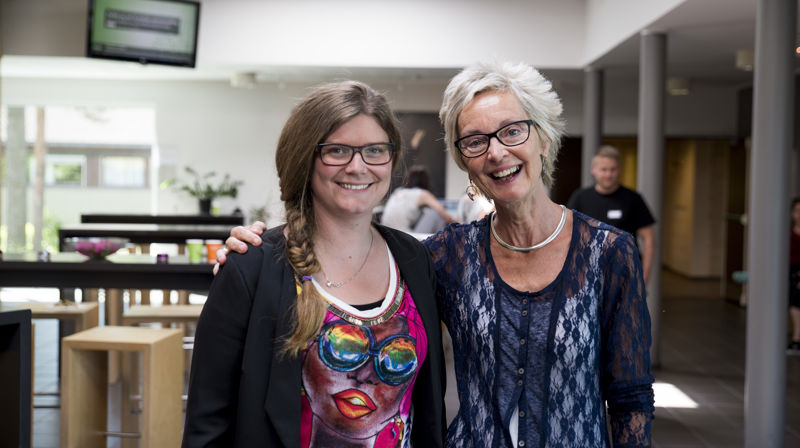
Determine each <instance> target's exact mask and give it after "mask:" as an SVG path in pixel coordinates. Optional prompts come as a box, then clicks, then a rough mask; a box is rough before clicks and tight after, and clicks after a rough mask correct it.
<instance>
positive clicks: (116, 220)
mask: <svg viewBox="0 0 800 448" xmlns="http://www.w3.org/2000/svg"><path fill="white" fill-rule="evenodd" d="M81 223H84V224H190V225H226V226H240V225H242V224H244V216H242V215H143V214H102V213H85V214H82V215H81Z"/></svg>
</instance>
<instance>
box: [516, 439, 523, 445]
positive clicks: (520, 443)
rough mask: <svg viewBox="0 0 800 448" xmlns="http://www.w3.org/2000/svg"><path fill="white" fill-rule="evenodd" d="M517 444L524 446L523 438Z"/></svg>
mask: <svg viewBox="0 0 800 448" xmlns="http://www.w3.org/2000/svg"><path fill="white" fill-rule="evenodd" d="M517 445H519V446H525V441H524V440H520V441H519V443H518V444H517Z"/></svg>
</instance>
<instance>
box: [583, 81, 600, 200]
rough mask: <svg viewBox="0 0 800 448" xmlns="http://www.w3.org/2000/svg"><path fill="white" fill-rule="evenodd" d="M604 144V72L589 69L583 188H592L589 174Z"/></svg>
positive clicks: (584, 92)
mask: <svg viewBox="0 0 800 448" xmlns="http://www.w3.org/2000/svg"><path fill="white" fill-rule="evenodd" d="M602 143H603V71H602V70H600V69H597V68H593V67H588V68H586V69H585V70H584V71H583V148H582V150H581V187H584V188H585V187H591V186H592V185H594V179H593V178H592V174H591V173H590V172H589V168H590V167H591V166H592V157H594V154H595V153H596V152H597V148H599V147H600V145H602Z"/></svg>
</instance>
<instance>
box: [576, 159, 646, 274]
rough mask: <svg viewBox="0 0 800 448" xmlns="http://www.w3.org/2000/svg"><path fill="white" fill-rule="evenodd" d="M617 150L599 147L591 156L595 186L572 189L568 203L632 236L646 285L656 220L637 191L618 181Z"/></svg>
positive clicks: (618, 160)
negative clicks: (634, 238) (636, 241)
mask: <svg viewBox="0 0 800 448" xmlns="http://www.w3.org/2000/svg"><path fill="white" fill-rule="evenodd" d="M619 164H620V158H619V151H618V150H617V148H615V147H613V146H602V147H600V149H599V150H598V151H597V154H595V156H594V158H593V159H592V168H591V173H592V176H593V177H594V182H595V183H594V186H592V187H588V188H583V189H580V190H577V191H575V193H573V194H572V197H570V198H569V203H568V204H567V206H568V207H569V208H572V209H575V210H577V211H579V212H581V213H584V214H586V215H589V216H591V217H592V218H595V219H599V220H600V221H603V222H605V223H607V224H611V225H612V226H614V227H616V228H618V229H621V230H624V231H626V232H628V233H630V234H632V235H634V236H635V237H636V238H637V240H638V244H639V252H640V255H641V259H642V270H643V271H644V281H645V284H646V283H647V281H648V280H649V279H650V268H651V266H652V265H653V253H654V252H655V247H656V239H655V230H654V224H655V222H656V221H655V219H653V215H652V214H651V213H650V209H648V208H647V204H645V203H644V200H643V199H642V197H641V195H639V193H637V192H635V191H633V190H631V189H629V188H625V187H623V186H622V185H620V184H619Z"/></svg>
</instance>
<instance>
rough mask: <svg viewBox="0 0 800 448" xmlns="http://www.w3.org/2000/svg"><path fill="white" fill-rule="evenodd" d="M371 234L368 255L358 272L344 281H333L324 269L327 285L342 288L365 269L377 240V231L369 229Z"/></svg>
mask: <svg viewBox="0 0 800 448" xmlns="http://www.w3.org/2000/svg"><path fill="white" fill-rule="evenodd" d="M369 235H370V239H369V249H367V255H366V256H364V261H363V262H362V263H361V267H359V268H358V270H357V271H356V273H355V274H353V275H351V276H350V278H348V279H347V280H345V281H343V282H332V281H330V280H328V276H327V275H326V274H325V270H322V276H323V277H325V286H327V287H328V288H341V287H342V286H344V285H346V284H348V283H350V281H352V280H353V279H354V278H356V277H357V276H358V274H360V273H361V270H362V269H364V266H366V265H367V260H368V259H369V254H370V252H372V243H373V242H374V241H375V233H373V232H372V229H370V230H369Z"/></svg>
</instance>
